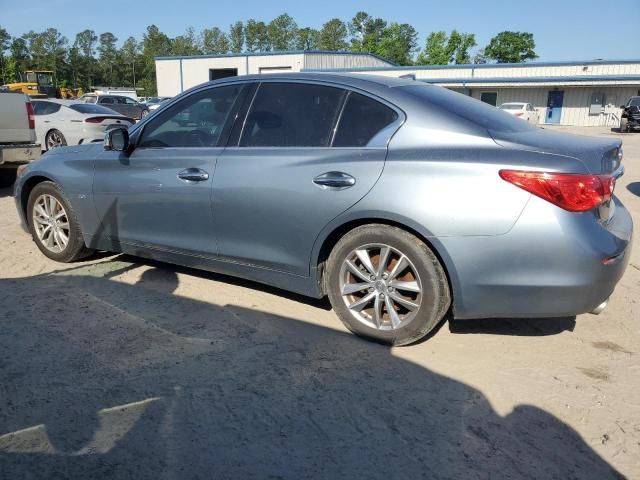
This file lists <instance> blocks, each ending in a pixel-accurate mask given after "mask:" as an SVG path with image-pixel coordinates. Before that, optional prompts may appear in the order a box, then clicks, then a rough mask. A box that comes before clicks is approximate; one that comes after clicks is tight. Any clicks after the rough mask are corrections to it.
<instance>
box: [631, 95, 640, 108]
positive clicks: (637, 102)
mask: <svg viewBox="0 0 640 480" xmlns="http://www.w3.org/2000/svg"><path fill="white" fill-rule="evenodd" d="M629 106H630V107H640V97H633V98H632V99H631V100H629Z"/></svg>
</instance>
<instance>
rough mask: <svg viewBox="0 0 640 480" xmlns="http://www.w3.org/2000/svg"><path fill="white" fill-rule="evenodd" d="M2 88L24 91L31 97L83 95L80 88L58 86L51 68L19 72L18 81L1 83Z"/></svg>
mask: <svg viewBox="0 0 640 480" xmlns="http://www.w3.org/2000/svg"><path fill="white" fill-rule="evenodd" d="M3 89H4V90H8V91H10V92H16V93H24V94H26V95H29V96H30V97H31V98H47V97H49V98H77V97H80V96H82V95H84V92H83V90H82V89H81V88H73V89H72V88H67V87H58V85H57V82H56V77H55V75H54V73H53V72H52V71H51V70H30V71H27V72H24V73H21V74H20V81H19V82H15V83H8V84H7V85H3Z"/></svg>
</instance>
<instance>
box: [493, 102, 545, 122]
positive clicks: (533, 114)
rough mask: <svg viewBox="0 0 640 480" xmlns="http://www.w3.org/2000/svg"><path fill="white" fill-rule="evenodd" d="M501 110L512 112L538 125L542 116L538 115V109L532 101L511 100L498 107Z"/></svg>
mask: <svg viewBox="0 0 640 480" xmlns="http://www.w3.org/2000/svg"><path fill="white" fill-rule="evenodd" d="M498 108H499V109H500V110H504V111H505V112H507V113H510V114H511V115H513V116H514V117H518V118H521V119H522V120H525V121H527V122H529V123H533V124H534V125H537V124H538V123H539V121H540V117H539V116H538V111H537V110H536V109H535V108H533V105H531V104H530V103H523V102H510V103H503V104H502V105H500V106H499V107H498Z"/></svg>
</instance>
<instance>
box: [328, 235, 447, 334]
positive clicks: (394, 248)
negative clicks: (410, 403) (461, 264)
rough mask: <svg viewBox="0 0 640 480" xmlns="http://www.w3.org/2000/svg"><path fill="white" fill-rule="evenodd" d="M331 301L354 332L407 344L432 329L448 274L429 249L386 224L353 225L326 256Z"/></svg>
mask: <svg viewBox="0 0 640 480" xmlns="http://www.w3.org/2000/svg"><path fill="white" fill-rule="evenodd" d="M326 281H327V284H326V286H327V290H328V294H329V299H330V301H331V304H332V306H333V308H334V310H335V312H336V313H337V315H338V317H339V318H340V319H341V320H342V322H343V323H344V324H345V326H346V327H347V328H348V329H349V330H351V331H352V332H354V333H356V334H358V335H362V336H364V337H367V338H370V339H374V340H377V341H380V342H383V343H388V344H391V345H407V344H409V343H412V342H415V341H416V340H419V339H420V338H422V337H424V336H425V335H427V334H428V333H429V332H430V331H431V330H433V329H434V328H435V327H436V326H437V325H438V323H439V322H440V320H442V318H443V317H444V315H445V313H446V312H447V310H448V308H449V305H450V303H451V294H450V291H449V285H448V282H447V277H446V274H445V272H444V269H443V268H442V265H441V264H440V262H439V260H438V258H437V257H436V256H435V254H434V253H433V252H432V251H431V249H430V248H429V247H428V246H427V245H426V244H425V243H424V242H422V241H421V240H420V239H419V238H417V237H416V236H415V235H412V234H411V233H409V232H407V231H405V230H402V229H400V228H397V227H393V226H390V225H380V224H371V225H364V226H360V227H357V228H355V229H353V230H351V231H350V232H348V233H347V234H346V235H344V236H343V237H342V238H341V239H340V240H339V241H338V243H337V244H336V246H335V247H334V248H333V250H332V252H331V254H330V255H329V259H328V261H327V277H326Z"/></svg>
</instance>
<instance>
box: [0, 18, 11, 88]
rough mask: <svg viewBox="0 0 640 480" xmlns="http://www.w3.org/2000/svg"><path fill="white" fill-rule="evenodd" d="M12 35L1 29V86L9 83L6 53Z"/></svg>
mask: <svg viewBox="0 0 640 480" xmlns="http://www.w3.org/2000/svg"><path fill="white" fill-rule="evenodd" d="M10 41H11V35H9V33H8V32H7V31H6V30H5V29H4V28H2V27H0V85H2V84H4V83H7V73H6V62H7V61H6V59H5V56H4V52H6V51H7V49H8V48H9V42H10Z"/></svg>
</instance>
